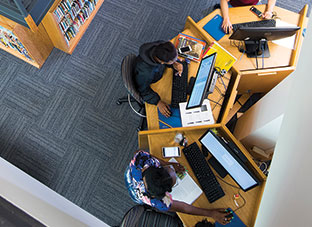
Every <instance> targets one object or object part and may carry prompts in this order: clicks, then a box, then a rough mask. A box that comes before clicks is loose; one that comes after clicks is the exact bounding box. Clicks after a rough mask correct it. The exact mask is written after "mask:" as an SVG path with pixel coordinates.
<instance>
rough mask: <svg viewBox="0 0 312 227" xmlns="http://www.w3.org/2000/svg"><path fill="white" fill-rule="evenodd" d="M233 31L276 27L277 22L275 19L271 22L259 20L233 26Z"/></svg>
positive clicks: (270, 20)
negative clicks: (246, 28) (247, 28)
mask: <svg viewBox="0 0 312 227" xmlns="http://www.w3.org/2000/svg"><path fill="white" fill-rule="evenodd" d="M232 26H233V31H236V30H237V29H239V28H241V27H275V26H276V21H275V20H274V19H269V20H259V21H251V22H246V23H239V24H232Z"/></svg>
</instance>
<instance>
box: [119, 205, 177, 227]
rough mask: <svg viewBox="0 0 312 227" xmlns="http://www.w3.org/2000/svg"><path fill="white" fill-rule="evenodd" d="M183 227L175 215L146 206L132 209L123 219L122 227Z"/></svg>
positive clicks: (137, 206)
mask: <svg viewBox="0 0 312 227" xmlns="http://www.w3.org/2000/svg"><path fill="white" fill-rule="evenodd" d="M147 226H148V227H149V226H152V227H183V224H182V222H181V220H180V219H179V218H178V216H177V215H176V214H175V213H174V214H173V213H171V214H169V213H166V212H161V211H157V210H156V209H154V208H148V207H147V206H146V205H136V206H134V207H132V208H131V209H130V210H129V211H128V212H127V213H126V214H125V216H124V217H123V219H122V223H121V225H120V227H147Z"/></svg>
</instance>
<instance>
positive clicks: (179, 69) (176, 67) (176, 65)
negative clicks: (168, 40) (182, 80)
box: [173, 62, 183, 76]
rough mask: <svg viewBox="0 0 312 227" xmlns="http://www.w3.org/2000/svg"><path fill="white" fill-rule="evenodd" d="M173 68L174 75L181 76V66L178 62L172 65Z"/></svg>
mask: <svg viewBox="0 0 312 227" xmlns="http://www.w3.org/2000/svg"><path fill="white" fill-rule="evenodd" d="M173 68H174V69H175V70H176V71H177V73H176V75H179V76H181V75H182V72H183V65H182V64H181V63H179V62H175V63H173Z"/></svg>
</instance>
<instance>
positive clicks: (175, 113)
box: [158, 107, 182, 129]
mask: <svg viewBox="0 0 312 227" xmlns="http://www.w3.org/2000/svg"><path fill="white" fill-rule="evenodd" d="M170 110H171V116H170V117H168V118H167V117H165V116H164V115H162V114H161V113H160V112H159V110H158V119H159V120H161V121H163V122H165V123H166V124H163V123H162V122H160V121H159V128H160V129H164V128H170V127H169V126H168V125H170V126H171V127H172V128H177V127H182V122H181V116H180V109H179V108H172V107H170Z"/></svg>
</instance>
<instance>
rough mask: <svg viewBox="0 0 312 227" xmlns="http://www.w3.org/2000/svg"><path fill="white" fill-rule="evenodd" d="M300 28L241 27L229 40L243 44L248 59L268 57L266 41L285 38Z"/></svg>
mask: <svg viewBox="0 0 312 227" xmlns="http://www.w3.org/2000/svg"><path fill="white" fill-rule="evenodd" d="M299 29H300V27H297V26H293V27H241V28H238V29H237V30H236V31H234V32H233V34H232V35H231V36H230V37H229V39H234V40H242V41H244V42H245V48H246V53H247V55H248V57H255V56H261V55H264V54H265V56H263V57H269V56H270V54H269V49H268V45H267V41H270V40H276V39H281V38H286V37H289V36H292V35H294V34H295V33H296V32H297V30H299Z"/></svg>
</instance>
